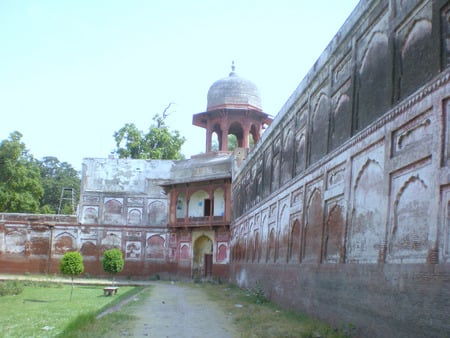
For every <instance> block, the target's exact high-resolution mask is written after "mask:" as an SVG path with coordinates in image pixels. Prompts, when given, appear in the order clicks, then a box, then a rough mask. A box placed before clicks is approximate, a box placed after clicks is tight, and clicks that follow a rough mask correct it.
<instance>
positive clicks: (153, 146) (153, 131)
mask: <svg viewBox="0 0 450 338" xmlns="http://www.w3.org/2000/svg"><path fill="white" fill-rule="evenodd" d="M113 136H114V140H115V141H116V147H117V149H116V150H115V153H116V154H118V155H119V158H133V159H155V160H179V159H183V158H184V156H183V155H182V154H181V152H180V150H181V146H182V145H183V144H184V142H185V141H186V139H185V138H184V137H183V136H181V135H180V133H179V132H178V131H177V130H175V131H170V130H169V127H168V126H167V124H166V121H165V117H164V115H163V116H161V115H159V114H156V115H155V116H154V117H153V123H152V124H151V126H150V128H149V131H148V132H147V133H144V132H143V131H141V130H139V129H138V128H137V127H136V125H134V124H133V123H127V124H125V126H123V127H122V128H120V129H119V130H118V131H116V132H115V133H114V135H113Z"/></svg>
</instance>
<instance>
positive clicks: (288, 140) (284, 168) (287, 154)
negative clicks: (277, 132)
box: [281, 123, 295, 185]
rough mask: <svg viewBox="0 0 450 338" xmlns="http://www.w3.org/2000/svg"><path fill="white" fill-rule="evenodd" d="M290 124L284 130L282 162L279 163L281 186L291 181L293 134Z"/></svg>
mask: <svg viewBox="0 0 450 338" xmlns="http://www.w3.org/2000/svg"><path fill="white" fill-rule="evenodd" d="M292 124H293V123H291V124H289V125H287V126H286V127H285V128H284V134H283V147H282V148H281V149H282V161H281V185H283V184H285V183H287V182H288V181H289V180H291V179H292V172H293V166H294V158H295V156H294V155H295V149H294V132H293V127H292Z"/></svg>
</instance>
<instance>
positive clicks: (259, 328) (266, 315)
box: [200, 283, 356, 338]
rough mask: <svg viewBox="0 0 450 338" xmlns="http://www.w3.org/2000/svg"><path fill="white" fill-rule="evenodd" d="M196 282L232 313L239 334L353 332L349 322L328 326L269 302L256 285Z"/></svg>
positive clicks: (324, 337)
mask: <svg viewBox="0 0 450 338" xmlns="http://www.w3.org/2000/svg"><path fill="white" fill-rule="evenodd" d="M200 286H201V288H202V289H203V290H204V291H205V292H207V294H208V296H209V297H210V299H212V300H214V301H215V302H216V303H217V304H219V306H220V307H221V308H222V309H223V310H224V311H225V312H226V313H229V314H231V315H232V317H233V319H234V324H235V325H236V326H237V327H238V329H239V333H240V337H246V338H249V337H266V338H268V337H302V338H309V337H314V338H315V337H321V338H344V337H352V336H354V335H355V334H356V332H355V327H353V325H352V324H342V325H341V327H339V328H332V327H330V326H329V325H327V324H325V323H323V322H321V321H319V320H315V319H313V318H311V317H308V316H306V315H304V314H302V313H299V312H294V311H288V310H284V309H282V308H280V307H279V306H278V305H276V304H274V303H272V302H269V301H268V300H267V299H266V298H265V296H264V294H263V292H262V291H261V290H258V289H253V290H244V289H240V288H238V287H236V286H234V285H225V284H224V285H213V284H210V283H202V284H200Z"/></svg>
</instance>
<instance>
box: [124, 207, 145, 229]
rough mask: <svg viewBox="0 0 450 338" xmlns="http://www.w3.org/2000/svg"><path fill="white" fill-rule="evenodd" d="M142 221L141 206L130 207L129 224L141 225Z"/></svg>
mask: <svg viewBox="0 0 450 338" xmlns="http://www.w3.org/2000/svg"><path fill="white" fill-rule="evenodd" d="M141 223H142V211H141V209H139V208H130V209H129V210H128V216H127V224H130V225H139V224H141Z"/></svg>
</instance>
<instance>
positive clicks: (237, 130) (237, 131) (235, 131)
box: [228, 121, 244, 147]
mask: <svg viewBox="0 0 450 338" xmlns="http://www.w3.org/2000/svg"><path fill="white" fill-rule="evenodd" d="M228 135H234V136H236V139H237V146H238V147H243V146H244V128H242V125H241V124H240V123H239V122H237V121H235V122H233V123H231V124H230V126H229V127H228Z"/></svg>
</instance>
